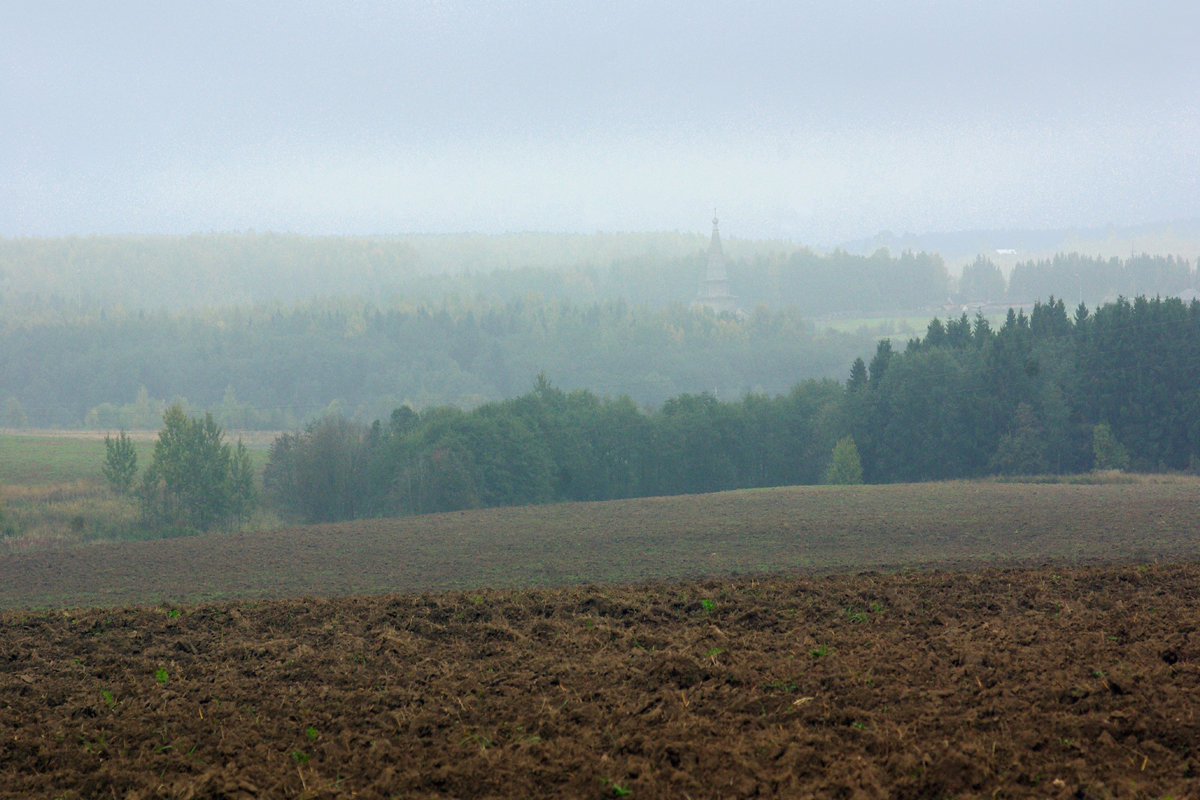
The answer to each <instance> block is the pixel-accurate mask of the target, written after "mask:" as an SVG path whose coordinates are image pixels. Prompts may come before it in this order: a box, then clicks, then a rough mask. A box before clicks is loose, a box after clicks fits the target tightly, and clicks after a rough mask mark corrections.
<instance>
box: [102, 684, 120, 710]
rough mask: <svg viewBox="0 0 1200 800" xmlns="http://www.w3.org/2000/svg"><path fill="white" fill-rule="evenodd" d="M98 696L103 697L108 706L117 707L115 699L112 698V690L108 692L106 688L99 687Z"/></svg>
mask: <svg viewBox="0 0 1200 800" xmlns="http://www.w3.org/2000/svg"><path fill="white" fill-rule="evenodd" d="M100 696H101V697H103V698H104V702H105V703H108V707H109V708H116V707H117V701H116V700H114V699H113V696H112V692H110V691H109V690H108V689H101V690H100Z"/></svg>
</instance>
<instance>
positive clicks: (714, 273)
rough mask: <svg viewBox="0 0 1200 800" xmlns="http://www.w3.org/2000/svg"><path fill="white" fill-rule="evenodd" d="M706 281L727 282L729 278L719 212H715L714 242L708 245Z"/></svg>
mask: <svg viewBox="0 0 1200 800" xmlns="http://www.w3.org/2000/svg"><path fill="white" fill-rule="evenodd" d="M704 280H705V281H726V280H729V276H728V275H727V274H726V272H725V254H724V253H723V252H722V251H721V232H720V231H719V230H718V229H717V212H716V210H715V209H714V210H713V234H712V241H711V242H710V243H709V245H708V269H707V270H705V273H704Z"/></svg>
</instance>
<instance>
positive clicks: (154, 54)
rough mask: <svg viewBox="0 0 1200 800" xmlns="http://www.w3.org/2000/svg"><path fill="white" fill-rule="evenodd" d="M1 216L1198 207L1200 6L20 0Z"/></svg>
mask: <svg viewBox="0 0 1200 800" xmlns="http://www.w3.org/2000/svg"><path fill="white" fill-rule="evenodd" d="M0 177H2V183H0V236H10V237H11V236H27V235H39V236H43V235H60V234H90V233H157V232H164V233H189V232H207V231H231V230H246V229H250V228H253V229H256V230H260V231H263V230H273V231H280V232H301V233H322V234H323V233H349V234H359V233H381V234H390V233H412V232H457V231H482V232H503V231H527V230H537V231H578V232H584V233H591V232H595V231H647V230H682V231H697V232H704V231H705V230H706V229H707V227H708V219H709V217H710V215H711V214H712V210H713V207H714V206H716V207H717V209H718V213H719V214H720V216H721V218H722V231H723V232H725V233H726V234H727V235H732V236H741V237H748V238H766V237H783V238H789V239H793V240H796V241H799V242H803V243H806V244H812V245H816V246H828V245H830V244H834V243H837V242H839V241H842V240H846V239H851V238H859V237H867V236H871V235H874V234H876V233H879V232H881V231H885V230H887V231H892V232H895V233H904V232H912V233H925V232H930V231H953V230H966V229H977V228H988V229H992V228H1014V227H1017V228H1051V227H1093V226H1103V225H1107V224H1116V225H1127V224H1140V223H1145V222H1157V221H1169V220H1175V219H1185V218H1196V217H1200V4H1198V3H1195V2H1194V0H1179V1H1178V2H1153V0H1151V2H1145V1H1144V0H1143V1H1142V2H1128V3H1114V2H1097V1H1096V0H1092V1H1091V2H1070V3H1064V2H1054V0H1038V1H1037V2H1023V1H1022V0H1004V2H986V3H984V2H919V1H916V0H908V1H907V2H900V1H899V0H883V1H882V2H847V1H846V0H840V1H839V2H827V3H826V2H819V3H818V2H794V1H793V2H763V3H752V2H747V3H716V2H710V1H708V0H690V2H680V3H673V2H612V1H611V0H609V1H608V2H603V3H599V2H598V3H575V2H562V1H561V0H559V1H558V2H527V3H525V2H472V3H468V2H458V1H457V0H451V1H448V2H436V1H431V2H420V3H417V2H412V3H405V2H388V3H344V4H343V3H316V2H301V1H300V0H282V1H281V2H259V3H251V2H238V3H225V2H214V0H206V2H203V3H190V2H189V3H181V2H179V3H177V2H163V0H152V1H150V2H143V3H135V2H122V1H121V0H108V1H107V2H94V3H89V2H78V1H73V2H66V3H55V2H45V0H38V1H37V2H33V1H32V0H31V1H30V2H22V1H20V0H10V1H9V2H0Z"/></svg>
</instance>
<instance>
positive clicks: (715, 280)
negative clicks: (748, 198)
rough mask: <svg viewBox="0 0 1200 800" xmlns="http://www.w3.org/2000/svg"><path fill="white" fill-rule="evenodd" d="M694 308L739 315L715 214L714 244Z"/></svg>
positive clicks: (711, 244) (709, 248) (710, 249)
mask: <svg viewBox="0 0 1200 800" xmlns="http://www.w3.org/2000/svg"><path fill="white" fill-rule="evenodd" d="M692 307H693V308H707V309H709V310H710V311H712V312H714V313H716V314H725V313H728V314H734V313H737V310H738V307H737V297H735V296H734V295H733V294H732V293H730V291H729V274H728V272H726V270H725V254H724V253H723V252H722V251H721V233H720V231H718V229H717V215H716V212H715V211H714V212H713V232H712V242H711V243H709V245H708V266H707V267H706V268H705V270H704V280H702V281H700V291H698V292H697V293H696V299H695V300H693V301H692Z"/></svg>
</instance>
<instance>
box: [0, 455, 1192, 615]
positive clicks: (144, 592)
mask: <svg viewBox="0 0 1200 800" xmlns="http://www.w3.org/2000/svg"><path fill="white" fill-rule="evenodd" d="M1123 480H1125V481H1128V482H1122V483H1096V484H1091V485H1088V484H1022V483H1000V482H989V481H979V482H965V481H964V482H948V483H930V484H911V485H889V486H859V487H788V488H778V489H761V490H749V491H739V492H723V493H718V494H712V495H698V496H681V497H662V498H648V499H639V500H626V501H611V502H603V503H578V504H560V505H549V506H530V507H521V508H504V509H490V510H480V511H467V512H456V513H451V514H436V515H429V516H424V517H408V518H397V519H379V520H361V521H357V522H349V523H340V524H333V525H318V526H309V527H302V528H292V529H285V530H272V531H252V532H246V533H238V534H210V535H205V536H195V537H188V538H182V539H171V540H155V541H141V542H139V541H131V542H117V543H98V544H95V545H93V546H89V547H82V548H72V549H67V550H62V551H39V552H9V553H7V554H4V555H0V606H6V607H16V606H40V607H46V606H79V605H145V604H153V603H159V602H163V601H171V602H194V601H199V600H216V599H239V598H257V597H289V596H302V595H342V594H374V593H384V592H420V591H443V590H474V589H478V588H481V587H493V588H513V587H557V586H569V585H580V584H594V583H631V582H640V581H650V580H674V579H688V578H695V577H699V576H708V575H761V574H769V573H795V572H821V573H833V572H852V571H858V570H879V569H884V570H893V569H905V568H929V567H953V568H963V567H967V568H970V567H978V566H1015V565H1032V564H1041V563H1047V562H1049V563H1075V564H1086V563H1098V562H1108V561H1153V560H1157V559H1163V560H1179V559H1182V560H1193V559H1197V558H1200V536H1198V535H1197V531H1200V503H1198V502H1197V500H1196V498H1197V497H1198V496H1200V480H1198V479H1196V478H1193V477H1172V478H1159V479H1151V478H1143V479H1131V478H1129V477H1125V478H1124V479H1123Z"/></svg>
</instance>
